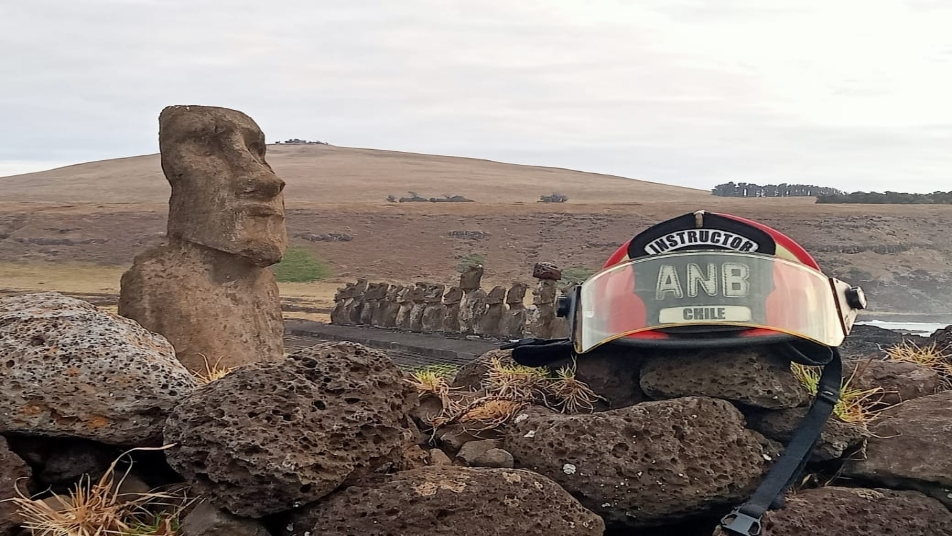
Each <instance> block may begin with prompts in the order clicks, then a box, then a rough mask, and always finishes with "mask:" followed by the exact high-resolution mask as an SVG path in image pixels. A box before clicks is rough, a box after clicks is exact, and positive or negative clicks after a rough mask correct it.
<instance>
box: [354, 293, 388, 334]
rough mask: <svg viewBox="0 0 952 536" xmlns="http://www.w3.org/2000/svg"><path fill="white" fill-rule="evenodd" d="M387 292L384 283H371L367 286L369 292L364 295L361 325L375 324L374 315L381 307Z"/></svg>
mask: <svg viewBox="0 0 952 536" xmlns="http://www.w3.org/2000/svg"><path fill="white" fill-rule="evenodd" d="M385 292H386V286H385V285H384V283H370V284H368V285H367V292H365V293H364V305H363V307H361V309H360V320H359V322H358V323H359V324H360V325H363V326H370V325H372V324H373V318H374V314H375V313H376V312H377V309H379V307H380V300H381V299H383V297H384V293H385Z"/></svg>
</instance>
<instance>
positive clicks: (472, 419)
mask: <svg viewBox="0 0 952 536" xmlns="http://www.w3.org/2000/svg"><path fill="white" fill-rule="evenodd" d="M527 405H528V404H527V403H526V402H521V401H518V400H509V399H505V398H496V397H491V396H489V397H484V398H481V399H478V400H475V401H473V403H472V404H470V405H469V406H468V407H466V408H464V409H463V410H462V411H461V412H460V415H459V417H458V418H457V419H456V421H457V422H459V423H460V424H462V425H463V429H465V430H467V431H470V432H482V431H485V430H490V429H495V428H498V427H499V426H502V425H503V424H506V423H507V422H509V420H510V419H512V417H513V416H515V414H516V413H517V412H518V411H520V410H521V409H522V408H524V407H526V406H527Z"/></svg>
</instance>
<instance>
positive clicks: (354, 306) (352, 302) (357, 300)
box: [344, 279, 369, 324]
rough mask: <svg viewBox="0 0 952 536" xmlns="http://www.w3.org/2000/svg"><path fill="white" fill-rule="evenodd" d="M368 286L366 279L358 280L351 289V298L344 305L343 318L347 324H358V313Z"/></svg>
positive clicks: (362, 305) (361, 307)
mask: <svg viewBox="0 0 952 536" xmlns="http://www.w3.org/2000/svg"><path fill="white" fill-rule="evenodd" d="M368 286H369V285H368V284H367V280H366V279H358V280H357V284H356V285H354V288H352V289H351V297H350V299H349V300H347V303H346V304H345V305H344V316H345V317H346V318H347V322H348V323H349V324H360V311H361V309H363V307H364V300H365V296H366V294H367V287H368Z"/></svg>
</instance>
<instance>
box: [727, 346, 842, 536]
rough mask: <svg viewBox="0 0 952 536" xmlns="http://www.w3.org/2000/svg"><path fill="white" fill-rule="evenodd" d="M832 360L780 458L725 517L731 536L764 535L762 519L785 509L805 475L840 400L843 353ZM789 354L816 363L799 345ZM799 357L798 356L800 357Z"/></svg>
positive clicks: (824, 368)
mask: <svg viewBox="0 0 952 536" xmlns="http://www.w3.org/2000/svg"><path fill="white" fill-rule="evenodd" d="M831 350H832V354H833V356H832V359H830V362H829V363H827V364H826V366H824V367H823V373H822V374H821V375H820V381H819V383H818V385H817V394H816V398H814V399H813V405H811V406H810V410H809V411H807V414H806V416H805V417H804V418H803V420H802V421H800V427H799V428H797V431H796V433H794V435H793V439H791V440H790V443H788V444H787V446H786V448H784V450H783V454H781V456H780V458H779V459H778V460H777V463H775V464H774V465H773V466H772V467H771V468H770V471H769V472H768V473H767V476H766V477H765V478H764V480H763V482H761V484H760V486H759V487H758V488H757V489H756V490H755V491H754V493H753V494H752V495H751V496H750V498H749V499H748V500H747V502H745V503H744V504H742V505H740V506H738V507H737V508H734V510H733V511H732V512H731V513H730V514H728V515H726V516H724V518H723V519H722V520H721V527H722V528H723V529H724V530H725V531H726V532H727V533H728V534H731V535H740V536H757V535H759V534H760V533H761V530H762V528H763V527H762V525H761V518H762V517H763V515H764V513H766V512H767V510H770V509H774V508H780V507H781V506H783V494H784V493H785V492H786V491H787V489H789V487H790V486H791V485H793V483H794V482H796V481H797V479H799V478H800V474H801V473H802V472H803V468H804V466H806V463H807V461H809V459H810V454H811V453H812V452H813V447H814V446H815V445H816V442H817V440H818V439H819V438H820V433H821V432H823V427H824V426H825V425H826V421H827V419H829V417H830V415H831V414H832V413H833V407H834V406H835V405H836V403H837V402H838V401H839V398H840V382H841V381H842V378H843V363H842V360H841V358H840V351H839V349H837V348H832V349H831ZM786 351H787V352H790V353H791V357H794V359H793V361H797V362H800V363H810V362H815V360H813V359H811V358H809V357H808V356H806V355H804V354H803V353H802V352H801V351H800V350H799V349H798V348H797V347H796V346H794V345H792V344H790V345H787V348H786ZM797 356H799V357H797Z"/></svg>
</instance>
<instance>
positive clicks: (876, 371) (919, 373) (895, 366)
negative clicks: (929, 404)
mask: <svg viewBox="0 0 952 536" xmlns="http://www.w3.org/2000/svg"><path fill="white" fill-rule="evenodd" d="M844 377H846V378H851V379H850V383H849V385H850V388H852V389H859V390H862V391H866V390H872V389H877V391H876V392H875V393H873V394H872V395H871V396H872V399H873V400H875V401H876V402H877V403H878V404H881V405H885V406H892V405H895V404H898V403H900V402H903V401H906V400H912V399H913V398H919V397H920V396H927V395H932V394H935V393H936V392H937V391H938V390H939V387H940V385H941V384H942V379H941V378H939V374H938V373H936V371H934V370H932V369H931V368H929V367H924V366H922V365H918V364H916V363H911V362H909V361H891V360H882V361H880V360H871V359H858V360H851V361H848V362H846V363H844Z"/></svg>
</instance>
